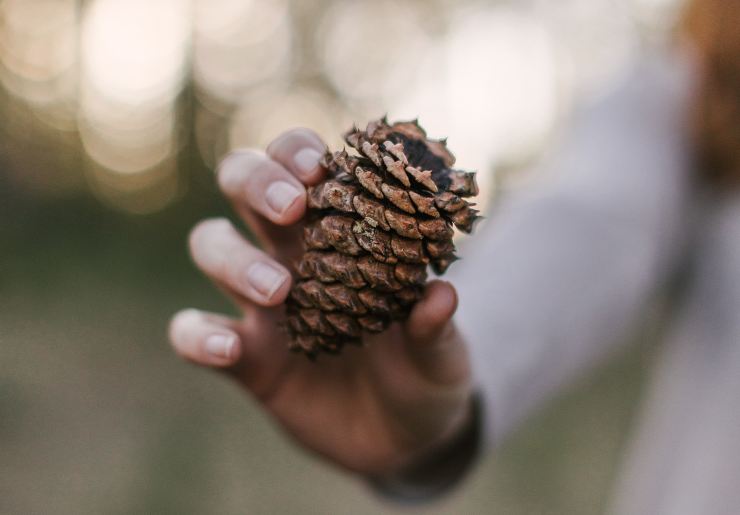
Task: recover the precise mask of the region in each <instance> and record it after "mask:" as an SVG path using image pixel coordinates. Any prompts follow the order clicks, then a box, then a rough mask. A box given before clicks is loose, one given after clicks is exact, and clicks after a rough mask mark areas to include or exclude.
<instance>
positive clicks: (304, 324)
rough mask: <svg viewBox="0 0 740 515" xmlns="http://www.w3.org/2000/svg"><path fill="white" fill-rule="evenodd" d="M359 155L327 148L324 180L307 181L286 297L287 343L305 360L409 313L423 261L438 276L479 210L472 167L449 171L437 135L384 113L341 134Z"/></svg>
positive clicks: (424, 274) (423, 272) (422, 279)
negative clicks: (303, 220) (298, 249)
mask: <svg viewBox="0 0 740 515" xmlns="http://www.w3.org/2000/svg"><path fill="white" fill-rule="evenodd" d="M344 139H345V141H346V142H347V144H348V145H349V146H350V147H352V149H354V150H355V151H356V152H355V153H354V154H350V153H348V152H347V151H346V150H342V151H340V152H334V153H331V152H327V154H326V155H325V156H324V158H323V160H322V163H321V164H322V166H323V167H324V168H326V169H327V170H328V174H327V177H326V179H325V180H324V181H323V182H321V183H320V184H318V185H316V186H313V187H311V188H309V190H308V207H309V213H308V218H307V225H306V228H305V230H304V243H305V247H306V252H305V254H304V255H303V257H302V258H301V261H300V263H299V264H298V265H297V277H296V278H295V284H294V287H293V289H292V290H291V292H290V296H289V298H288V301H287V322H288V324H287V326H288V331H289V333H290V337H291V344H290V349H291V350H293V351H295V352H303V353H305V354H306V355H308V356H309V357H310V358H314V357H316V356H317V355H318V354H319V353H321V352H322V351H323V352H327V353H331V354H336V353H338V352H339V351H340V350H341V348H342V346H344V345H345V344H348V343H352V344H358V343H360V341H361V336H362V333H363V331H366V332H369V333H378V332H381V331H383V330H384V329H386V328H387V327H388V325H389V324H390V323H391V322H392V321H394V320H403V319H404V318H406V317H407V316H408V313H409V310H410V309H411V307H412V306H413V304H414V303H415V302H416V301H417V300H418V299H419V298H420V296H421V293H422V290H423V286H424V284H425V282H426V279H427V265H431V267H432V269H433V270H434V272H436V273H437V274H443V273H444V272H445V271H446V270H447V268H448V267H449V266H450V264H452V263H453V262H454V261H455V260H456V259H457V257H456V256H455V245H454V243H453V242H452V236H453V229H452V227H453V226H454V227H457V228H458V229H460V230H461V231H463V232H466V233H470V232H471V231H472V229H473V224H474V222H475V220H476V219H477V218H478V211H477V210H476V209H473V208H472V207H471V204H470V203H468V201H466V200H465V197H472V196H474V195H477V194H478V186H477V184H476V182H475V173H473V172H464V171H460V170H454V169H452V166H453V164H454V163H455V158H454V156H453V155H452V154H451V153H450V152H449V150H447V146H446V142H445V141H444V140H441V141H435V140H430V139H428V138H427V136H426V132H425V131H424V130H423V129H422V128H421V127H420V126H419V125H418V123H417V122H416V121H413V122H397V123H394V124H392V125H389V124H388V122H387V121H386V119H385V118H383V119H382V120H378V121H374V122H371V123H370V124H368V126H367V129H365V130H364V131H360V130H358V129H357V128H356V127H355V128H353V129H352V130H350V131H349V132H348V133H347V134H345V136H344Z"/></svg>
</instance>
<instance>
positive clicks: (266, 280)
mask: <svg viewBox="0 0 740 515" xmlns="http://www.w3.org/2000/svg"><path fill="white" fill-rule="evenodd" d="M247 280H248V281H249V284H250V285H251V286H252V288H254V289H255V290H257V291H258V292H260V293H261V294H262V295H264V296H265V298H267V299H269V298H270V297H272V296H273V295H274V294H275V292H276V291H277V290H278V288H280V287H281V286H282V285H283V283H284V282H285V280H286V277H285V275H284V274H283V273H282V272H281V271H280V270H277V269H276V268H274V267H272V266H270V265H268V264H266V263H262V262H260V261H258V262H256V263H253V264H252V265H251V266H250V267H249V268H248V269H247Z"/></svg>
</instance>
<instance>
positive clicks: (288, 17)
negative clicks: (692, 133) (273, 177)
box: [0, 0, 682, 515]
mask: <svg viewBox="0 0 740 515" xmlns="http://www.w3.org/2000/svg"><path fill="white" fill-rule="evenodd" d="M681 4H682V2H681V0H559V1H557V2H554V1H548V0H519V1H516V0H511V1H506V0H500V1H488V2H483V1H465V0H418V1H405V2H401V1H396V2H394V1H391V0H352V1H338V0H337V1H331V0H301V1H298V0H292V1H291V0H87V1H82V0H77V1H75V0H0V116H1V117H2V124H0V513H3V514H5V513H9V514H16V513H18V514H30V513H54V514H87V513H96V514H97V513H106V514H109V513H110V514H128V513H158V514H159V513H177V514H190V513H192V514H202V513H214V514H222V513H223V514H231V513H234V514H236V513H250V514H251V513H287V514H292V513H301V514H303V513H308V514H312V513H316V514H326V513H353V514H364V513H368V514H369V513H395V512H396V511H399V510H398V508H394V507H393V506H391V505H388V504H387V503H384V502H383V501H381V500H378V499H376V498H374V497H373V496H372V495H370V494H368V492H367V491H366V490H365V488H364V487H363V486H362V485H359V484H357V483H356V482H355V481H354V480H353V479H352V478H348V477H345V476H343V475H342V474H339V473H338V472H336V471H334V470H332V469H330V468H328V467H326V466H325V465H323V464H322V463H318V462H316V461H314V460H313V459H311V458H309V457H307V456H305V455H304V454H303V453H302V452H300V451H297V450H296V449H295V448H294V447H293V446H292V445H291V444H290V443H289V442H287V441H286V440H285V439H284V438H283V437H282V435H280V434H279V433H278V432H277V431H275V430H274V428H273V427H272V426H271V423H270V422H269V421H268V420H267V419H266V418H265V417H264V416H263V415H262V414H261V413H260V412H259V411H258V410H257V409H256V408H255V407H254V405H253V404H252V403H251V401H250V400H249V399H245V398H244V396H243V395H241V393H240V392H239V391H237V389H236V388H234V387H233V385H231V384H229V383H227V382H226V381H224V380H223V379H222V378H220V377H217V376H216V375H214V374H210V373H208V372H206V371H202V370H197V369H195V368H194V367H191V366H189V365H186V364H185V363H182V362H180V361H179V360H178V359H177V358H175V357H174V356H173V355H172V354H171V352H170V351H169V348H168V346H167V343H166V340H165V328H166V324H167V320H168V318H169V316H170V314H171V313H173V312H174V311H176V310H177V309H179V308H181V307H187V306H196V307H199V308H205V309H211V310H222V311H229V310H231V308H230V306H228V304H227V303H226V301H225V300H224V299H222V298H221V297H220V296H219V295H218V294H217V293H216V292H215V291H214V290H213V289H212V288H211V287H210V286H209V285H208V284H207V282H206V281H205V280H204V279H203V278H201V277H200V276H199V275H198V274H197V273H196V271H195V270H194V268H193V267H192V266H191V264H190V263H189V260H188V257H187V254H186V251H185V239H186V235H187V232H188V230H189V228H190V227H191V226H192V225H193V224H194V223H195V222H196V221H197V220H199V219H201V218H203V217H206V216H220V215H226V216H231V215H230V213H229V210H228V207H227V206H226V205H225V203H224V201H223V200H222V199H221V198H220V197H219V196H218V194H217V192H216V190H215V187H214V181H213V169H214V167H215V165H216V164H217V163H218V161H219V159H220V158H221V157H222V156H223V155H224V154H225V153H226V152H228V151H229V150H230V149H233V148H235V147H241V146H264V145H265V144H266V143H267V142H268V141H270V140H271V139H272V138H273V137H275V136H276V135H278V134H279V133H280V132H282V131H283V130H285V129H287V128H290V127H292V126H295V125H303V126H307V127H312V128H314V129H315V130H317V131H318V132H319V133H320V134H321V135H323V136H324V137H325V138H326V140H327V141H328V142H330V144H331V145H332V146H337V145H339V144H340V134H341V132H342V131H343V130H345V129H347V128H348V127H349V126H350V125H351V124H352V122H355V121H356V122H358V124H364V123H365V122H366V121H367V120H368V119H370V118H373V117H377V116H379V115H382V114H384V113H388V114H389V115H390V117H391V118H394V119H395V118H415V117H416V116H419V117H420V119H421V123H422V124H423V125H424V126H425V127H426V128H427V129H428V131H429V133H430V134H431V135H432V136H435V137H443V136H448V137H449V144H450V147H451V148H452V149H453V151H455V152H456V154H457V156H458V164H459V165H460V166H461V167H464V168H468V169H477V170H478V171H479V172H480V177H481V183H482V186H483V191H484V194H483V195H482V198H483V201H482V203H483V204H486V203H487V202H488V200H489V199H491V198H493V197H494V196H495V195H498V194H502V193H505V192H506V191H508V190H510V189H513V188H517V187H521V186H522V185H526V184H527V182H528V181H531V180H533V179H534V177H533V174H531V173H529V172H527V171H526V170H527V169H528V168H529V167H530V165H531V164H532V163H535V162H536V161H537V159H538V158H539V157H540V156H541V155H542V153H543V152H544V150H545V149H546V148H547V146H548V145H549V144H550V143H552V142H553V141H554V140H555V139H556V138H557V135H558V132H559V129H560V128H561V127H562V126H563V125H564V124H565V123H566V122H567V119H568V115H569V114H570V113H571V112H572V109H573V108H574V106H577V105H579V104H582V103H584V102H588V101H590V99H593V98H594V97H596V96H598V95H599V94H600V93H602V92H603V91H604V89H605V88H608V87H609V84H611V83H613V82H615V81H617V80H618V79H619V77H620V76H621V75H622V74H623V73H625V71H626V70H627V68H628V67H629V66H630V64H631V63H632V62H634V60H635V59H637V58H639V56H640V55H642V54H643V53H644V52H646V51H647V49H650V48H655V47H659V46H662V45H665V44H666V43H667V42H668V41H669V40H670V37H671V34H672V32H671V29H672V27H673V25H674V22H675V20H676V18H677V16H678V14H679V12H680V8H681ZM461 266H462V265H461ZM648 325H650V324H648ZM657 330H658V329H656V328H655V327H645V328H643V330H642V331H640V332H639V334H637V335H636V336H635V339H636V340H639V341H640V342H649V341H651V340H652V339H653V336H654V333H655V332H656V331H657ZM649 363H650V350H649V346H647V345H635V346H632V351H630V353H628V354H627V355H625V356H623V357H621V358H619V359H618V360H617V361H615V362H613V363H610V364H609V365H607V366H606V367H605V368H602V369H600V370H598V371H597V372H596V373H595V374H594V375H593V376H592V377H590V378H588V379H587V380H586V381H584V382H583V383H582V384H580V385H578V386H577V387H576V388H573V389H572V390H571V391H569V392H567V393H566V394H564V395H563V396H562V397H561V398H560V399H559V400H558V401H557V402H555V403H553V404H552V405H551V406H550V407H549V408H548V410H547V411H546V412H545V413H543V414H541V415H539V416H537V417H536V418H535V419H534V420H532V421H530V422H529V423H528V424H527V426H526V427H525V428H524V429H523V430H522V431H520V432H519V433H518V435H517V436H516V437H515V438H513V439H512V440H511V441H509V442H508V443H507V444H506V445H505V446H504V447H503V448H502V449H501V450H500V452H498V453H497V455H496V456H488V457H486V458H485V459H484V460H483V463H482V465H481V467H480V468H479V469H478V470H477V471H476V472H475V474H474V475H473V476H472V478H471V480H470V481H468V482H467V483H466V485H465V486H464V487H463V488H461V489H460V490H459V491H457V492H456V493H455V494H453V495H452V496H450V497H449V498H447V499H445V500H444V501H443V502H442V503H440V504H438V505H435V506H434V507H433V508H432V509H431V512H432V513H440V514H443V513H445V514H446V513H449V514H460V513H489V512H497V513H507V514H515V515H516V514H525V513H526V514H539V513H547V514H560V513H563V514H566V513H567V514H580V513H583V514H592V513H598V512H600V511H601V509H602V508H603V506H604V504H605V502H606V496H607V495H608V486H609V483H610V481H611V479H612V477H613V475H614V474H615V471H616V468H617V467H618V465H619V456H620V450H621V448H622V445H623V443H624V442H625V440H626V437H627V432H628V431H629V428H630V422H631V418H632V417H633V415H634V413H635V401H636V398H637V396H638V394H639V391H640V388H641V385H642V377H643V371H644V369H645V368H646V367H647V366H648V365H649Z"/></svg>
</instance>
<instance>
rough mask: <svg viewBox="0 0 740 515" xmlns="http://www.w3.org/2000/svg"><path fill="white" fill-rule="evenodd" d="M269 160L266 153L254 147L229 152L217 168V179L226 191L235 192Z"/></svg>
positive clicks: (222, 189) (221, 187)
mask: <svg viewBox="0 0 740 515" xmlns="http://www.w3.org/2000/svg"><path fill="white" fill-rule="evenodd" d="M266 161H267V157H266V156H265V155H264V153H262V152H259V151H258V150H254V149H239V150H234V151H231V152H229V153H228V154H227V155H226V157H224V158H223V159H222V160H221V163H220V164H219V166H218V169H217V170H216V181H217V182H218V186H219V188H220V189H221V191H223V192H224V193H227V194H228V193H230V192H235V191H237V190H239V189H240V186H241V185H242V184H243V183H244V182H245V181H247V180H248V179H249V177H250V176H251V175H253V173H254V171H255V170H256V169H258V168H259V167H260V166H261V165H262V164H264V163H265V162H266Z"/></svg>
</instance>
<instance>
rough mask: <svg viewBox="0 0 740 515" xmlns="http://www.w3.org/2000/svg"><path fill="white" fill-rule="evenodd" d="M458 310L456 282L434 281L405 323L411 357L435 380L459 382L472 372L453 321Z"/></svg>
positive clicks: (407, 347) (408, 350)
mask: <svg viewBox="0 0 740 515" xmlns="http://www.w3.org/2000/svg"><path fill="white" fill-rule="evenodd" d="M456 309H457V293H456V292H455V289H454V288H453V287H452V285H451V284H450V283H448V282H444V281H432V282H430V283H429V284H428V285H427V287H426V290H425V292H424V297H423V298H422V299H421V300H420V301H419V302H418V303H417V304H416V305H415V306H414V308H413V310H412V311H411V314H410V315H409V318H408V320H407V321H406V323H405V324H404V332H405V336H406V342H407V344H406V349H407V352H408V354H409V358H410V359H411V360H412V361H413V362H414V363H415V365H416V366H417V367H418V368H419V369H420V370H421V371H422V373H424V374H425V375H426V376H427V377H428V378H429V379H431V380H433V381H435V382H441V383H452V382H456V381H459V380H461V379H463V378H465V377H467V375H468V373H469V364H468V358H467V354H466V352H465V346H464V345H463V343H462V340H461V339H460V336H459V335H458V333H457V331H456V330H455V328H454V325H453V324H452V316H453V315H454V313H455V310H456Z"/></svg>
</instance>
